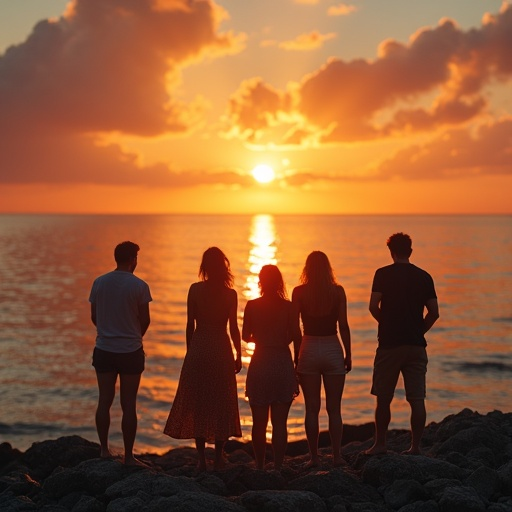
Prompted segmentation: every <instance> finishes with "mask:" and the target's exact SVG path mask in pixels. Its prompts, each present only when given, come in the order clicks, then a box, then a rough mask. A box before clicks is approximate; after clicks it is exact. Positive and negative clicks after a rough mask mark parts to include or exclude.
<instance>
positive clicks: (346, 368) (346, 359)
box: [345, 357, 352, 373]
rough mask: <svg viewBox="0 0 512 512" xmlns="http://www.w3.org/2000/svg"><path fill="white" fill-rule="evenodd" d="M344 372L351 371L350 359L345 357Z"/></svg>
mask: <svg viewBox="0 0 512 512" xmlns="http://www.w3.org/2000/svg"><path fill="white" fill-rule="evenodd" d="M345 370H347V373H348V372H349V371H350V370H352V358H351V357H346V358H345Z"/></svg>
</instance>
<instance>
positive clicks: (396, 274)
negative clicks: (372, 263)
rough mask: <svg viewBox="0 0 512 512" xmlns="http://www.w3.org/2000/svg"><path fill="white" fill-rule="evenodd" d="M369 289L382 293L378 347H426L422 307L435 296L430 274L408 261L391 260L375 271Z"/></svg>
mask: <svg viewBox="0 0 512 512" xmlns="http://www.w3.org/2000/svg"><path fill="white" fill-rule="evenodd" d="M372 292H378V293H382V300H381V303H380V310H381V312H380V320H379V330H378V340H379V347H382V348H392V347H397V346H400V345H419V346H422V347H426V346H427V342H426V340H425V336H424V332H423V329H424V321H423V319H424V316H423V312H424V307H425V305H426V303H427V301H428V300H429V299H436V298H437V296H436V291H435V288H434V281H433V279H432V277H431V276H430V274H428V273H427V272H425V271H424V270H422V269H421V268H419V267H417V266H416V265H413V264H412V263H393V264H392V265H388V266H386V267H382V268H379V269H378V270H377V271H376V272H375V277H374V278H373V285H372Z"/></svg>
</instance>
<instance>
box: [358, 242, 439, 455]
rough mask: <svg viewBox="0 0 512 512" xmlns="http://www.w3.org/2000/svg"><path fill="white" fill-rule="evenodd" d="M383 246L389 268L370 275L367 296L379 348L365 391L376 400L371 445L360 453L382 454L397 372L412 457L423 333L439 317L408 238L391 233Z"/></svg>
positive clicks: (419, 418) (419, 430)
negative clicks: (407, 411)
mask: <svg viewBox="0 0 512 512" xmlns="http://www.w3.org/2000/svg"><path fill="white" fill-rule="evenodd" d="M387 245H388V248H389V251H390V253H391V258H392V259H393V264H392V265H388V266H386V267H382V268H379V269H378V270H377V271H376V272H375V277H374V279H373V285H372V294H371V297H370V313H371V314H372V316H373V317H374V318H375V320H377V322H378V323H379V328H378V341H379V345H378V348H377V352H376V354H375V361H374V368H373V381H372V390H371V393H372V394H373V395H376V397H377V407H376V409H375V441H374V444H373V446H372V447H371V448H370V449H368V450H366V452H365V453H366V454H367V455H375V454H379V453H385V452H386V434H387V430H388V426H389V422H390V420H391V401H392V400H393V395H394V392H395V388H396V384H397V382H398V377H399V375H400V373H401V374H402V376H403V379H404V386H405V396H406V399H407V401H408V402H409V405H410V406H411V446H410V448H409V449H408V450H407V451H406V452H405V453H410V454H418V453H420V449H419V445H420V440H421V437H422V435H423V430H424V428H425V423H426V416H427V414H426V410H425V394H426V386H425V380H426V379H425V377H426V372H427V362H428V359H427V352H426V346H427V342H426V340H425V333H426V332H427V331H428V330H429V329H430V328H431V327H432V326H433V325H434V323H435V321H436V320H437V319H438V318H439V307H438V304H437V296H436V291H435V288H434V281H433V280H432V277H431V276H430V275H429V274H428V273H427V272H425V271H424V270H422V269H421V268H419V267H417V266H415V265H413V264H412V263H410V262H409V257H410V256H411V253H412V241H411V238H410V237H409V235H406V234H404V233H395V234H394V235H392V236H390V237H389V239H388V241H387ZM425 308H426V310H427V314H426V315H424V311H425Z"/></svg>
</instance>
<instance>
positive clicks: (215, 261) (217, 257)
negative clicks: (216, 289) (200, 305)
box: [199, 247, 234, 288]
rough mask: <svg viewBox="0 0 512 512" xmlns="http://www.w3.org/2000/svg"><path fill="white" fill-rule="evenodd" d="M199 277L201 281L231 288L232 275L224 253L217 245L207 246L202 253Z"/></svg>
mask: <svg viewBox="0 0 512 512" xmlns="http://www.w3.org/2000/svg"><path fill="white" fill-rule="evenodd" d="M199 277H200V278H201V280H202V281H209V282H211V283H212V284H217V285H223V286H225V287H226V288H233V283H234V277H233V274H232V273H231V267H230V264H229V260H228V258H227V257H226V255H225V254H224V253H223V252H222V251H221V250H220V249H219V248H218V247H209V248H208V249H206V251H205V252H204V253H203V259H202V260H201V265H200V266H199Z"/></svg>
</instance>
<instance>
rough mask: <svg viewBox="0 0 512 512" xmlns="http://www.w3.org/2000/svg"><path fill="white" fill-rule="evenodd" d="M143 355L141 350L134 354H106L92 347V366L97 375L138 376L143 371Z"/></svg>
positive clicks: (104, 351)
mask: <svg viewBox="0 0 512 512" xmlns="http://www.w3.org/2000/svg"><path fill="white" fill-rule="evenodd" d="M144 362H145V354H144V350H143V348H142V347H141V348H139V349H138V350H136V351H135V352H124V353H118V352H107V351H106V350H101V349H100V348H97V347H94V352H93V354H92V365H93V366H94V368H95V369H96V371H97V372H98V373H119V374H121V375H122V374H127V375H138V374H140V373H142V372H143V371H144Z"/></svg>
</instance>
